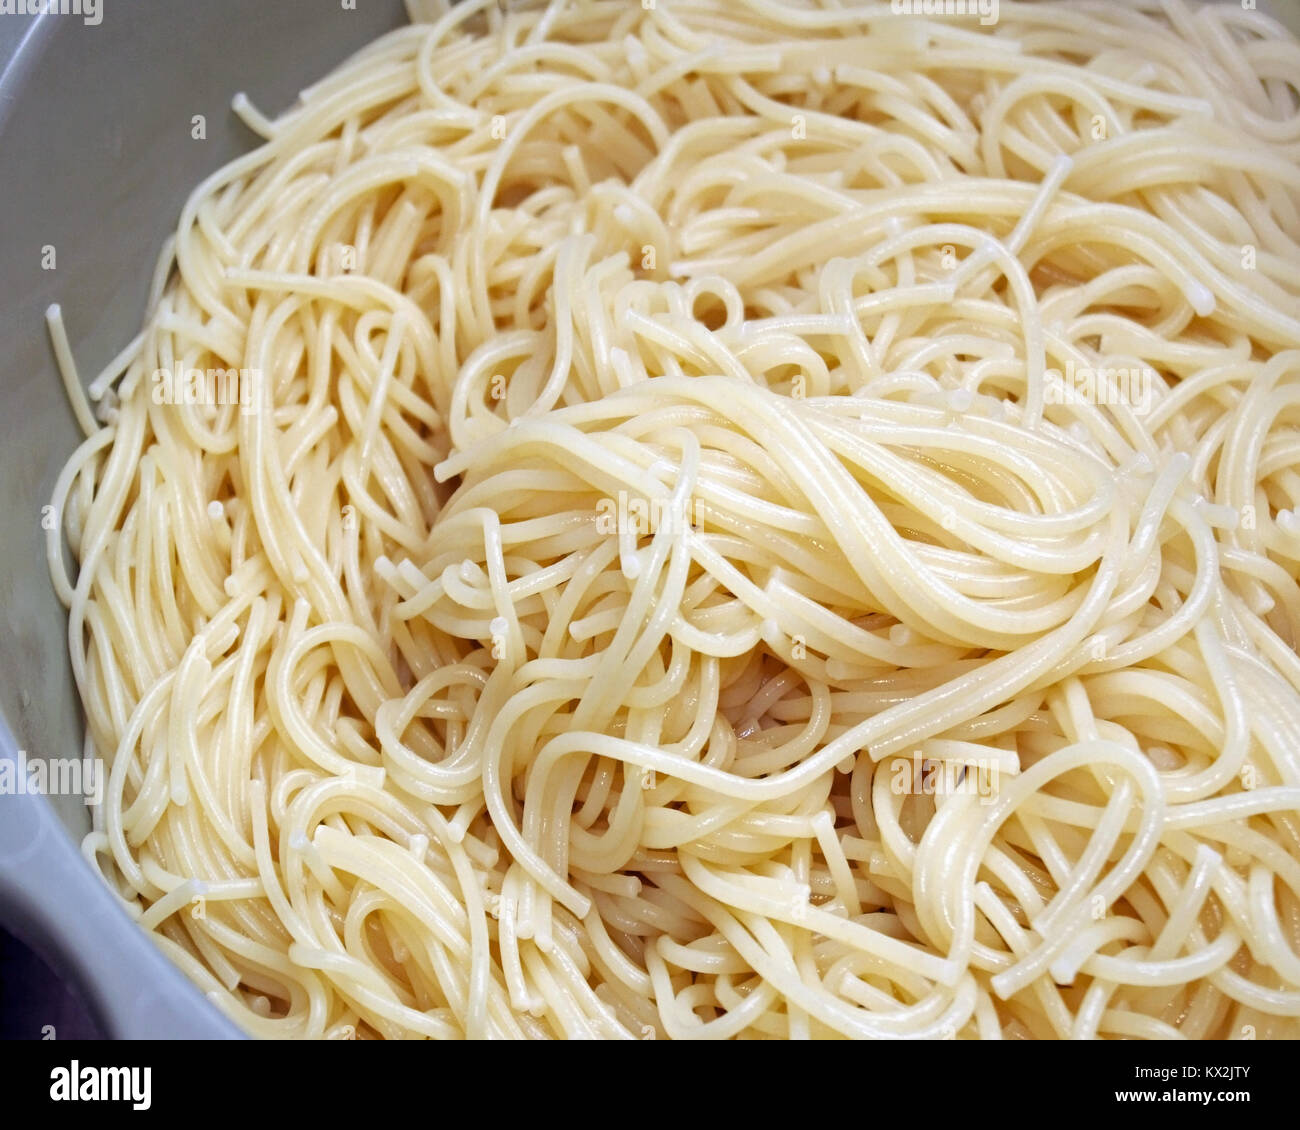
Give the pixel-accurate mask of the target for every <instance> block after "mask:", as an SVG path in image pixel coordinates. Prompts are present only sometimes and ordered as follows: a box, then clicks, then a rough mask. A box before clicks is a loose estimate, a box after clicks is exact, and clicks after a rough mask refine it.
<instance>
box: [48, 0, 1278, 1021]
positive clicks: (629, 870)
mask: <svg viewBox="0 0 1300 1130" xmlns="http://www.w3.org/2000/svg"><path fill="white" fill-rule="evenodd" d="M916 7H917V10H918V12H919V10H920V8H921V6H919V5H918V6H916ZM995 11H996V16H995V18H994V19H993V20H991V21H990V20H987V19H979V18H969V17H962V16H960V15H951V14H950V15H947V16H945V15H943V14H942V13H940V14H937V15H933V16H925V15H922V14H917V13H914V12H912V11H911V9H910V8H909V7H908V6H906V5H898V4H889V3H870V4H859V5H856V6H854V5H848V4H845V5H839V4H830V3H824V4H823V3H811V2H806V3H785V2H781V3H778V2H776V0H655V2H647V3H645V4H642V3H636V2H631V0H568V2H562V0H553V2H552V3H549V4H546V5H536V4H534V5H522V6H516V5H508V6H505V7H500V6H498V5H496V4H494V3H488V2H485V0H469V2H467V3H462V4H456V5H455V6H453V7H449V8H448V7H444V6H443V5H441V4H437V3H430V4H427V5H421V4H419V3H412V4H411V15H412V23H411V25H410V26H409V27H406V28H403V29H401V30H398V31H396V32H393V33H392V34H390V35H388V36H385V37H384V38H382V39H380V40H378V41H376V42H375V43H373V44H372V45H371V46H369V47H368V48H366V49H365V50H363V51H362V52H360V53H359V54H358V55H357V56H355V57H354V58H353V59H351V60H350V61H348V62H347V63H345V64H344V65H343V66H342V67H341V68H340V69H339V70H338V71H336V72H335V73H334V74H332V75H330V76H329V77H327V78H325V79H323V80H322V81H320V82H319V83H317V84H316V85H314V86H312V87H311V88H310V89H308V90H307V91H305V92H304V93H303V95H302V97H301V99H300V101H299V103H298V104H297V105H296V106H295V107H294V108H293V109H292V110H290V111H289V112H288V113H287V114H285V115H284V116H282V117H280V118H277V119H275V120H270V119H268V118H266V117H264V116H262V115H261V114H260V113H259V112H258V111H257V110H255V109H254V108H253V107H252V106H251V104H250V103H249V102H248V100H247V99H245V98H243V97H242V96H240V97H239V98H237V99H236V101H235V110H236V112H238V113H239V114H240V115H241V116H242V117H243V119H244V120H245V122H246V123H247V124H248V125H249V127H250V128H251V129H253V130H254V131H256V132H257V133H258V134H260V135H261V137H262V144H260V145H259V146H258V147H257V148H256V149H255V150H254V151H252V152H250V153H249V154H248V155H247V156H244V157H241V158H240V159H238V160H236V161H234V162H232V163H231V164H229V165H228V166H226V167H225V168H223V169H221V170H220V171H219V172H217V173H215V174H214V175H213V176H212V177H211V178H209V179H208V180H207V181H206V182H205V183H204V184H202V185H201V186H200V187H199V188H198V189H197V190H196V191H195V193H194V194H193V196H192V197H191V198H190V200H189V202H188V203H187V205H186V206H185V209H184V212H183V215H182V217H181V220H180V223H179V226H178V229H177V232H176V236H175V238H174V240H171V241H169V243H168V245H167V247H166V248H165V250H164V254H163V256H162V258H161V260H160V264H159V268H158V272H157V276H156V280H155V285H154V288H153V293H152V295H151V298H150V309H149V312H148V314H147V317H146V319H145V323H144V327H143V330H142V332H141V334H140V335H139V336H138V337H137V338H136V339H135V340H134V341H133V342H132V343H131V345H130V346H128V348H127V349H126V350H125V351H124V352H123V354H122V355H121V356H120V357H119V358H117V359H115V361H114V362H113V364H111V365H110V366H109V367H108V368H107V369H106V370H105V371H104V372H103V373H102V374H101V375H100V376H99V377H97V378H96V379H95V380H94V381H92V382H91V384H90V385H89V396H88V399H85V400H84V401H82V400H81V399H80V398H81V397H82V393H81V385H80V383H79V382H78V381H77V379H76V375H75V370H74V369H73V367H72V361H71V350H70V348H69V346H68V343H67V338H66V334H64V332H63V329H62V323H61V321H60V318H59V315H58V312H57V310H55V311H52V313H51V327H52V332H53V336H54V339H55V342H56V346H57V348H58V353H59V356H60V361H61V364H62V365H63V367H64V371H65V374H66V377H67V380H68V383H69V386H70V390H71V392H72V395H73V397H74V401H76V402H77V403H79V404H80V405H81V408H80V411H79V413H78V416H79V419H80V420H81V421H82V423H83V426H84V427H85V430H86V432H87V438H86V440H85V442H84V443H83V444H82V445H81V447H80V448H79V449H78V451H77V452H76V454H75V455H74V456H73V458H72V460H71V462H70V463H69V464H68V467H67V469H66V470H65V472H64V474H63V475H62V477H61V478H60V480H59V483H58V486H57V489H56V494H55V498H54V505H55V507H56V510H57V512H58V514H59V518H60V527H59V529H57V530H54V531H51V533H50V540H49V563H50V568H51V572H52V576H53V579H54V585H55V588H56V591H57V592H58V593H59V595H60V597H61V599H62V600H63V601H64V603H65V604H66V605H67V607H68V610H69V643H70V650H71V656H72V662H73V669H74V674H75V677H76V681H77V686H78V688H79V691H80V694H81V697H82V701H83V703H84V706H85V714H86V721H87V728H88V740H89V741H90V742H91V743H92V744H93V746H94V749H95V750H96V751H98V753H99V754H100V755H101V756H102V757H104V758H105V760H106V762H107V764H108V765H109V767H110V769H109V777H108V783H107V789H106V798H105V801H104V803H103V805H102V806H100V807H99V808H97V809H96V810H95V827H94V830H93V831H92V833H91V834H90V835H89V837H88V838H87V840H86V842H85V845H84V853H85V855H86V857H87V859H88V860H90V861H91V862H92V863H93V864H94V865H95V866H96V867H97V868H99V869H100V870H101V871H102V872H103V874H104V877H105V880H106V881H107V882H108V883H109V884H110V885H111V887H112V888H113V889H114V890H115V891H116V892H117V894H118V895H119V896H120V899H121V902H122V905H123V906H124V907H125V908H126V909H127V911H128V912H129V913H130V914H131V915H132V916H133V917H134V918H136V919H137V920H138V921H139V923H140V924H141V925H142V926H143V927H145V928H146V929H149V930H151V931H152V932H153V933H154V936H155V937H156V939H157V941H158V944H159V945H160V946H161V947H162V948H163V949H164V950H165V951H166V952H167V953H168V954H169V955H170V956H171V957H172V958H173V959H174V961H175V962H176V963H177V964H178V965H179V966H180V967H181V968H182V969H183V970H184V971H185V972H186V973H187V974H188V975H189V976H190V977H191V978H192V979H193V980H194V981H195V982H196V983H197V984H198V985H199V986H200V987H201V988H202V989H203V991H204V992H206V994H207V996H208V997H209V998H210V999H211V1000H212V1001H213V1002H214V1004H216V1005H217V1006H218V1007H220V1008H221V1009H222V1010H224V1011H225V1012H226V1013H227V1014H228V1015H229V1016H231V1017H232V1018H233V1019H234V1020H235V1021H236V1022H237V1023H238V1024H239V1025H241V1026H242V1027H243V1028H244V1029H245V1030H246V1031H248V1032H249V1033H251V1034H254V1035H257V1036H263V1037H307V1038H322V1037H324V1038H353V1037H362V1038H374V1037H383V1038H406V1037H431V1038H457V1037H470V1038H488V1037H491V1038H522V1037H530V1038H531V1037H538V1038H546V1037H563V1038H570V1037H588V1038H633V1039H645V1038H674V1039H695V1038H756V1037H771V1038H793V1039H797V1038H827V1037H849V1038H960V1039H975V1038H979V1039H998V1038H1033V1039H1054V1038H1094V1037H1104V1038H1117V1037H1138V1038H1164V1037H1173V1036H1178V1037H1186V1038H1238V1039H1240V1038H1255V1037H1258V1038H1270V1037H1271V1038H1277V1037H1288V1036H1289V1037H1294V1036H1297V1035H1300V1019H1298V1018H1300V658H1297V653H1296V644H1297V637H1298V634H1300V585H1298V582H1300V518H1298V517H1297V509H1296V508H1297V505H1298V504H1300V314H1298V311H1300V305H1298V303H1297V300H1298V298H1300V283H1298V281H1297V278H1298V272H1297V271H1296V269H1295V268H1296V266H1297V264H1298V263H1300V254H1298V248H1297V241H1300V111H1298V109H1297V89H1296V76H1297V75H1300V43H1297V41H1296V40H1295V38H1294V37H1291V36H1290V35H1288V33H1286V32H1285V31H1283V30H1282V29H1281V28H1280V26H1279V25H1277V24H1275V23H1273V22H1272V21H1270V20H1269V19H1268V18H1267V17H1266V16H1264V15H1262V14H1260V13H1257V12H1253V11H1245V10H1242V9H1241V8H1240V7H1238V6H1235V5H1224V6H1215V5H1209V6H1206V7H1193V6H1190V5H1188V4H1185V3H1183V2H1182V0H1168V2H1167V3H1165V4H1163V5H1162V7H1161V9H1160V11H1159V12H1151V11H1144V10H1141V9H1140V8H1138V7H1135V6H1132V5H1126V4H1117V3H1112V2H1101V0H1090V2H1085V3H1070V4H1068V5H1065V4H1048V3H1040V4H1028V3H1013V2H1010V0H1008V2H1007V3H1004V4H1002V5H1001V7H1000V10H996V8H995ZM986 14H987V13H986ZM65 535H66V538H67V544H68V546H69V548H70V550H71V553H72V556H73V558H74V559H75V561H76V568H75V569H73V570H72V571H69V569H68V567H67V565H66V563H65V560H64V552H63V549H62V545H63V540H62V539H63V537H64V536H65Z"/></svg>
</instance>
